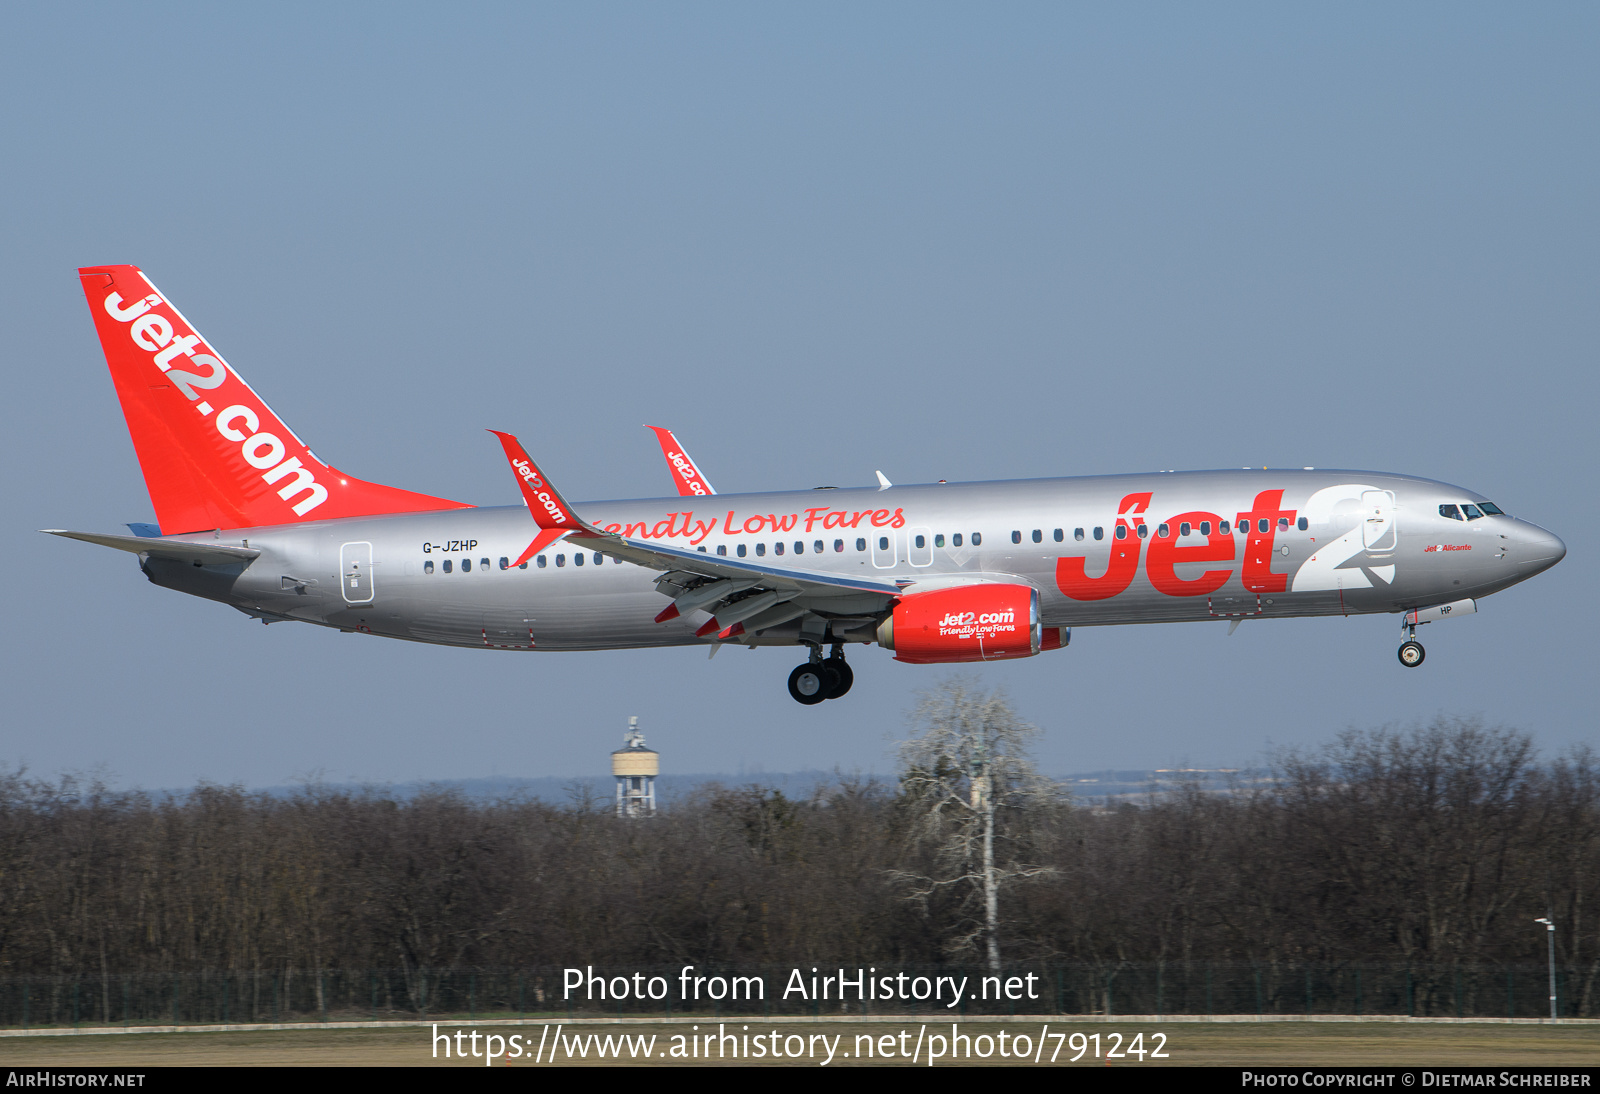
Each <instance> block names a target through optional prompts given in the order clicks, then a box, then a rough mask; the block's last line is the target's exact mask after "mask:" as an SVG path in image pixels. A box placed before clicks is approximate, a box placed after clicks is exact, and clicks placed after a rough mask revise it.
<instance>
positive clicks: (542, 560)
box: [524, 555, 545, 570]
mask: <svg viewBox="0 0 1600 1094" xmlns="http://www.w3.org/2000/svg"><path fill="white" fill-rule="evenodd" d="M524 565H526V564H524ZM544 566H545V558H544V556H543V555H540V556H539V569H541V570H542V569H544Z"/></svg>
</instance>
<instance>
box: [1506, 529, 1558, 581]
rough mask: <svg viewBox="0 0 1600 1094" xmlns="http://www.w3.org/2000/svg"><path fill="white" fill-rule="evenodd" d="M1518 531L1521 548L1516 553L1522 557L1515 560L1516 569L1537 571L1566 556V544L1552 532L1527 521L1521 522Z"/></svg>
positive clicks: (1545, 568) (1547, 567)
mask: <svg viewBox="0 0 1600 1094" xmlns="http://www.w3.org/2000/svg"><path fill="white" fill-rule="evenodd" d="M1520 531H1521V535H1520V536H1519V537H1518V538H1520V539H1521V540H1522V550H1521V551H1519V552H1517V553H1518V554H1520V555H1522V557H1521V558H1520V559H1518V560H1517V569H1519V570H1524V571H1528V570H1531V571H1533V572H1534V573H1538V572H1540V571H1542V570H1548V569H1549V568H1550V567H1552V566H1554V565H1555V564H1556V563H1558V562H1560V561H1561V560H1562V559H1563V558H1566V557H1567V545H1566V544H1565V543H1562V542H1561V537H1560V536H1558V535H1556V534H1555V533H1554V532H1547V531H1545V530H1544V529H1543V528H1540V527H1539V526H1538V525H1537V524H1527V523H1524V524H1523V526H1522V528H1521V529H1520Z"/></svg>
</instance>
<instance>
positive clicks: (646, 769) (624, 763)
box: [611, 717, 661, 817]
mask: <svg viewBox="0 0 1600 1094" xmlns="http://www.w3.org/2000/svg"><path fill="white" fill-rule="evenodd" d="M622 741H623V745H622V747H621V748H619V749H617V750H616V751H615V752H613V753H612V754H611V773H612V774H613V775H615V776H616V777H617V816H619V817H647V816H649V815H650V814H652V813H654V812H655V811H656V776H657V775H659V774H661V753H659V752H657V751H656V750H655V749H653V748H646V747H645V746H644V734H643V733H640V732H639V719H638V718H636V717H635V718H629V719H628V732H627V733H624V734H623V735H622Z"/></svg>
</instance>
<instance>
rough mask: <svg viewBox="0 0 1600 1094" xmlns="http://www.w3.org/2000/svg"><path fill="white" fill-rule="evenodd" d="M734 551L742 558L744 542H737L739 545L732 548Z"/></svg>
mask: <svg viewBox="0 0 1600 1094" xmlns="http://www.w3.org/2000/svg"><path fill="white" fill-rule="evenodd" d="M734 553H735V554H737V555H738V556H739V557H740V558H743V557H744V555H745V546H744V544H742V543H741V544H739V546H738V547H736V548H735V549H734Z"/></svg>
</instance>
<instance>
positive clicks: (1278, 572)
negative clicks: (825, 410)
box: [45, 265, 1566, 705]
mask: <svg viewBox="0 0 1600 1094" xmlns="http://www.w3.org/2000/svg"><path fill="white" fill-rule="evenodd" d="M79 277H80V280H81V283H82V286H83V290H84V293H85V296H86V299H87V300H88V304H89V310H90V312H91V314H92V315H93V317H94V323H95V328H96V331H97V333H98V334H99V337H100V342H101V346H102V348H103V350H104V351H105V357H106V362H107V364H108V366H109V367H110V370H111V377H112V381H113V383H114V384H115V386H116V390H117V394H118V397H119V399H120V401H121V404H122V409H123V414H124V417H125V419H126V421H127V425H128V430H129V433H130V434H131V436H132V439H133V446H134V450H135V453H136V454H137V456H138V459H139V463H140V467H141V469H142V471H143V473H144V478H145V484H146V486H147V488H148V490H149V493H150V500H151V503H152V505H153V507H154V510H155V514H156V520H157V522H158V523H157V524H156V525H149V524H130V525H129V526H128V528H129V530H130V531H131V532H132V533H133V534H132V535H126V536H124V535H109V534H99V533H90V532H73V531H66V530H63V529H45V531H48V532H50V533H51V534H53V535H60V536H65V537H68V538H71V539H77V540H83V541H86V542H89V543H95V544H100V545H102V546H106V547H111V548H114V549H117V550H121V551H125V552H128V553H131V554H134V555H136V556H138V560H139V566H140V569H141V570H142V571H143V572H144V574H145V575H146V577H147V578H148V579H149V580H150V581H151V582H153V583H155V584H156V585H160V586H162V587H164V588H169V589H175V590H177V591H179V592H184V593H189V594H191V595H194V596H199V597H203V598H206V599H209V600H215V601H218V602H220V603H223V604H228V605H230V606H232V607H234V608H237V609H238V610H239V611H241V612H243V613H245V614H246V615H249V616H251V617H254V618H256V619H260V620H261V621H262V622H264V623H274V622H279V621H291V620H298V621H300V622H304V623H314V624H318V625H321V626H326V627H336V628H338V629H339V630H341V631H345V632H351V633H357V634H371V635H382V636H386V637H390V638H400V639H407V640H411V641H417V642H430V643H437V644H443V645H453V646H465V647H472V648H477V649H489V650H517V651H538V652H548V651H561V650H601V649H623V648H640V647H656V646H684V645H703V646H708V647H709V649H710V653H711V655H713V656H714V655H715V654H716V652H717V650H718V649H720V648H721V647H722V646H723V645H728V644H739V645H744V646H749V647H751V648H755V647H758V646H791V647H796V646H797V647H801V648H803V649H805V650H806V651H807V656H806V660H805V661H803V662H802V663H801V664H800V665H798V666H797V667H796V668H795V669H794V670H793V671H792V672H791V673H790V674H789V679H788V690H789V694H790V695H791V696H792V697H793V698H794V699H796V700H797V701H798V702H800V703H803V704H806V705H815V704H818V703H821V702H823V701H825V700H827V699H833V698H838V697H840V696H842V695H844V694H845V693H846V692H848V691H849V690H850V688H851V685H852V683H853V680H854V673H853V672H852V671H851V668H850V666H849V665H848V664H847V663H846V661H845V647H846V646H848V645H851V644H877V645H879V646H881V647H883V648H884V649H887V650H890V651H892V652H893V653H894V657H895V659H896V660H898V661H902V662H906V663H910V664H954V663H968V662H981V661H997V660H1007V659H1013V658H1023V657H1032V656H1035V655H1038V654H1040V653H1044V652H1048V651H1054V650H1059V649H1063V648H1065V647H1067V645H1068V643H1069V642H1070V640H1071V632H1072V628H1074V627H1090V626H1108V625H1118V624H1134V623H1166V622H1184V621H1211V622H1220V621H1227V622H1228V624H1229V627H1228V630H1229V633H1230V634H1231V633H1232V632H1233V630H1234V629H1235V628H1237V627H1238V626H1239V625H1240V624H1241V623H1242V622H1245V621H1250V622H1252V623H1254V622H1258V621H1265V620H1270V619H1279V618H1295V617H1307V616H1327V615H1364V614H1372V613H1391V614H1398V615H1399V616H1400V624H1401V628H1402V632H1403V639H1404V640H1403V641H1402V642H1401V644H1400V647H1399V650H1398V656H1399V660H1400V663H1401V664H1402V665H1404V666H1406V667H1408V668H1415V667H1417V666H1419V665H1421V664H1422V662H1423V659H1424V657H1425V651H1424V650H1423V647H1422V645H1421V644H1420V643H1419V642H1418V641H1417V640H1416V631H1417V628H1418V627H1419V626H1422V625H1425V624H1428V623H1431V622H1436V621H1440V620H1444V619H1451V618H1454V617H1456V616H1460V615H1468V614H1472V613H1474V612H1476V611H1477V610H1478V601H1480V600H1481V599H1482V598H1484V597H1485V596H1488V595H1490V594H1492V593H1496V592H1499V591H1500V590H1502V589H1506V588H1509V587H1510V586H1512V585H1515V584H1517V583H1518V582H1521V581H1526V580H1527V579H1528V578H1530V577H1532V576H1534V575H1535V574H1538V573H1541V572H1542V571H1544V570H1547V569H1549V568H1550V567H1551V566H1554V565H1555V564H1556V563H1557V562H1559V561H1560V560H1561V559H1562V557H1563V556H1564V555H1565V554H1566V546H1565V545H1564V544H1563V543H1562V541H1561V540H1560V539H1559V538H1558V537H1557V536H1555V535H1554V534H1552V533H1551V532H1549V531H1546V530H1545V529H1543V528H1541V527H1539V526H1538V525H1535V524H1533V523H1531V522H1529V521H1526V520H1522V519H1520V518H1517V517H1512V516H1509V515H1507V514H1506V513H1504V512H1503V511H1502V510H1501V509H1500V507H1499V506H1497V505H1495V504H1494V503H1492V502H1491V501H1489V500H1488V499H1487V498H1485V497H1484V496H1483V495H1481V494H1478V493H1476V492H1474V491H1471V490H1467V489H1465V488H1462V487H1458V486H1452V485H1449V484H1447V483H1443V482H1435V481H1432V480H1429V479H1422V478H1415V477H1410V476H1403V475H1396V474H1389V473H1384V472H1370V471H1341V470H1323V469H1314V468H1303V469H1288V470H1278V469H1268V468H1259V469H1258V468H1244V469H1240V470H1220V471H1184V472H1156V473H1149V474H1128V475H1105V476H1091V477H1075V478H1041V479H1025V480H1015V481H1005V482H972V483H947V482H940V483H933V484H926V485H912V486H904V485H902V486H895V485H893V484H891V483H890V482H889V481H888V479H887V478H885V477H884V475H883V473H882V472H881V471H880V472H878V475H877V477H878V483H879V484H878V485H877V486H875V487H866V488H860V489H836V488H833V487H819V488H817V489H815V490H809V491H784V492H774V493H752V494H734V495H729V494H713V492H712V490H711V486H710V483H709V482H708V481H707V480H706V478H705V475H704V474H703V473H702V472H701V471H700V469H699V468H698V467H697V466H696V465H695V464H694V462H693V461H692V460H691V459H689V458H688V456H687V454H686V453H684V451H683V448H682V446H681V445H679V444H678V443H677V440H676V438H675V437H673V436H672V434H671V433H670V431H667V430H662V429H659V428H657V438H658V440H660V442H661V444H662V446H663V447H662V451H663V455H665V456H666V457H667V459H668V463H669V466H670V467H671V468H672V470H673V473H674V476H675V482H677V484H678V490H679V493H678V496H677V497H669V498H643V499H633V500H620V501H597V502H583V503H580V504H572V503H569V502H568V501H567V500H566V498H565V497H564V496H563V495H562V493H561V492H560V491H559V490H558V489H557V488H556V487H555V485H554V484H553V483H552V481H551V479H550V477H549V475H547V474H546V473H545V471H544V470H543V469H542V468H541V467H540V466H539V465H538V464H536V463H535V462H534V461H533V460H532V459H531V458H529V456H528V454H527V452H526V451H525V450H524V448H523V447H522V445H521V443H520V442H519V441H518V440H517V438H516V437H515V436H514V435H512V434H510V433H506V432H498V431H494V432H495V435H496V437H497V438H498V439H499V441H500V443H501V446H502V450H503V452H504V454H505V456H506V459H507V461H508V463H509V465H510V468H511V471H512V473H513V475H514V476H515V478H516V481H517V484H518V488H519V490H520V491H521V494H522V504H521V505H512V506H494V507H490V506H474V505H469V504H467V503H465V502H459V501H452V500H449V499H445V498H438V497H432V496H430V495H426V494H419V493H414V492H411V491H408V490H402V489H398V488H395V487H389V486H382V485H378V484H376V483H370V482H366V481H364V480H361V479H357V478H355V477H353V476H350V475H348V474H346V473H345V472H342V471H338V470H336V469H334V468H333V467H331V466H329V465H328V464H326V463H324V462H323V461H322V460H320V459H318V458H317V456H316V455H315V454H314V453H313V452H312V451H311V449H310V448H308V447H307V446H306V445H305V443H304V442H303V441H302V440H301V439H300V437H299V436H298V435H296V434H295V432H294V431H293V430H291V429H290V428H289V427H288V426H287V425H286V424H285V423H284V422H283V420H282V419H280V418H279V417H278V416H277V415H276V414H274V413H273V412H272V410H271V409H269V408H268V406H267V405H266V403H265V402H264V401H262V399H261V398H260V397H259V396H258V395H257V394H256V393H255V392H254V391H253V390H252V389H251V388H250V386H249V385H248V384H246V383H245V381H244V379H243V378H242V377H241V376H240V375H239V373H238V372H237V371H235V370H234V369H233V368H232V367H230V366H229V365H228V364H227V362H226V361H225V360H224V359H223V357H222V356H221V354H219V353H218V352H217V351H216V350H215V349H214V348H213V347H212V346H211V345H210V343H208V342H207V341H205V340H204V339H203V338H202V337H201V336H200V334H199V333H198V332H197V331H196V330H195V328H194V326H193V325H192V324H191V323H189V321H188V320H187V319H185V318H184V316H183V315H182V314H181V313H180V312H179V311H178V309H177V308H176V307H174V306H173V305H172V303H171V302H170V301H169V300H168V299H167V297H166V296H165V295H164V294H162V293H161V292H160V291H159V290H158V289H156V287H155V285H154V284H153V283H151V281H150V280H149V279H148V278H147V277H146V276H145V275H144V273H143V272H142V271H141V270H139V269H138V268H137V267H134V266H127V265H115V266H93V267H85V268H83V269H80V270H79ZM652 428H656V427H652ZM674 453H676V454H677V457H675V456H674ZM712 497H715V499H716V500H715V502H714V503H713V502H710V500H709V499H711V498H712ZM825 647H826V648H827V650H828V653H827V655H826V656H824V654H823V650H824V648H825Z"/></svg>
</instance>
